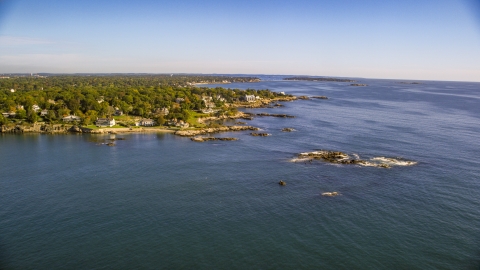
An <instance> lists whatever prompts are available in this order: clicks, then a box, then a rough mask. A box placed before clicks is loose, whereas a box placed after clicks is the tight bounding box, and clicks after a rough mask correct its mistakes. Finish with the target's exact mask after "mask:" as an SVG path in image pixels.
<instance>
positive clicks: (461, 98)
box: [0, 77, 480, 269]
mask: <svg viewBox="0 0 480 270" xmlns="http://www.w3.org/2000/svg"><path fill="white" fill-rule="evenodd" d="M265 79H270V80H271V81H263V82H260V83H245V84H230V85H222V86H223V87H225V86H226V87H231V88H241V89H246V88H255V89H265V88H268V89H270V90H273V91H285V92H286V93H289V94H294V95H307V96H314V95H325V96H328V97H329V99H328V100H299V101H295V102H285V103H283V104H284V105H285V107H282V108H275V109H256V110H249V111H251V112H255V113H259V112H270V113H285V114H291V115H295V116H296V118H286V119H284V118H273V117H264V118H261V117H257V118H255V119H254V120H252V121H249V122H248V124H249V125H253V126H258V127H260V128H262V129H263V130H264V132H268V133H270V134H272V136H269V137H252V136H250V135H249V132H239V133H225V134H220V136H228V137H237V138H239V140H238V141H233V142H205V143H195V142H191V141H190V140H189V139H188V138H181V137H177V136H174V135H172V134H129V135H124V136H121V137H125V138H126V140H124V141H117V145H116V146H115V147H107V146H105V145H98V142H102V141H103V140H105V139H107V138H108V135H106V136H103V135H73V134H72V135H39V134H36V135H35V134H25V135H11V134H4V135H1V134H0V268H2V269H3V268H5V269H135V268H143V269H179V268H181V269H478V267H479V265H480V83H460V82H430V81H425V82H423V84H399V83H397V82H396V81H389V80H367V79H359V83H366V84H368V85H369V86H367V87H353V86H349V83H339V82H299V81H297V82H292V81H280V80H278V77H270V78H265ZM272 79H273V80H272ZM275 79H277V80H275ZM284 127H291V128H294V129H296V131H295V132H281V129H282V128H284ZM117 136H119V135H117ZM319 149H325V150H335V151H343V152H347V153H349V154H351V155H354V154H356V155H359V156H360V157H361V158H373V157H391V158H403V159H407V160H412V161H415V162H417V164H416V165H414V166H395V167H392V168H390V169H382V168H375V167H360V166H354V165H332V164H326V163H321V162H313V163H309V162H307V163H304V162H292V158H294V157H295V155H296V154H298V153H300V152H308V151H315V150H319ZM279 180H284V181H285V182H286V183H287V185H286V186H283V187H282V186H279V185H278V184H277V183H278V181H279ZM330 191H337V192H339V193H341V196H337V197H324V196H322V195H321V193H322V192H330Z"/></svg>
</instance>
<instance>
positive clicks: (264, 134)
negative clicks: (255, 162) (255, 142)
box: [250, 132, 271, 137]
mask: <svg viewBox="0 0 480 270" xmlns="http://www.w3.org/2000/svg"><path fill="white" fill-rule="evenodd" d="M250 135H252V136H255V137H257V136H258V137H267V136H270V135H271V134H268V133H255V132H252V133H250Z"/></svg>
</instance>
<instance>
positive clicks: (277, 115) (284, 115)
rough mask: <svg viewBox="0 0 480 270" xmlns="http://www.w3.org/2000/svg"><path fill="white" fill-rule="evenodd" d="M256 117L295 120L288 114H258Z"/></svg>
mask: <svg viewBox="0 0 480 270" xmlns="http://www.w3.org/2000/svg"><path fill="white" fill-rule="evenodd" d="M256 116H272V117H283V118H295V116H293V115H288V114H273V113H257V114H256Z"/></svg>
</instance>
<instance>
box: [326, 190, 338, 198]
mask: <svg viewBox="0 0 480 270" xmlns="http://www.w3.org/2000/svg"><path fill="white" fill-rule="evenodd" d="M338 195H340V193H338V192H336V191H333V192H323V193H322V196H327V197H335V196H338Z"/></svg>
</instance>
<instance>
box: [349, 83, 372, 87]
mask: <svg viewBox="0 0 480 270" xmlns="http://www.w3.org/2000/svg"><path fill="white" fill-rule="evenodd" d="M350 86H368V84H364V83H352V84H350Z"/></svg>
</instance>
